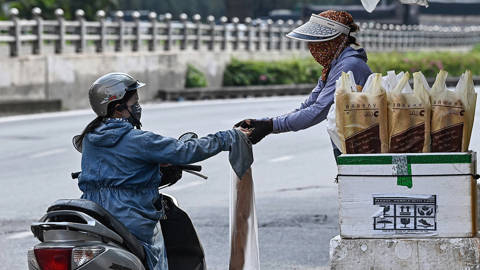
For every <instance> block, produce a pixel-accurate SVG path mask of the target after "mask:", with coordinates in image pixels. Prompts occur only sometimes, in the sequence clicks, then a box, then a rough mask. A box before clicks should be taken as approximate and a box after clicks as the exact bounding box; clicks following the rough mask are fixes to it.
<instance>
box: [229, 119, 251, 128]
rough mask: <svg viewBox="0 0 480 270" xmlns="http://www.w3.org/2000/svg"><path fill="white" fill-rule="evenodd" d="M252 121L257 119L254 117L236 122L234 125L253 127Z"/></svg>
mask: <svg viewBox="0 0 480 270" xmlns="http://www.w3.org/2000/svg"><path fill="white" fill-rule="evenodd" d="M251 121H255V120H254V119H245V120H242V121H240V122H238V123H236V124H235V125H234V126H233V127H236V128H238V127H241V128H252V125H251Z"/></svg>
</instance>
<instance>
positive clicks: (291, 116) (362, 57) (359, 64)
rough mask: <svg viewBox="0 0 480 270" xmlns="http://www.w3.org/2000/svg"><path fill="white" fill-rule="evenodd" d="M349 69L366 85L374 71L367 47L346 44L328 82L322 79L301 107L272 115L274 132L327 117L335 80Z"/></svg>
mask: <svg viewBox="0 0 480 270" xmlns="http://www.w3.org/2000/svg"><path fill="white" fill-rule="evenodd" d="M348 71H352V72H353V74H354V77H355V83H356V84H357V85H361V86H362V87H363V85H365V82H366V81H367V78H368V76H369V75H370V74H372V71H371V70H370V68H369V67H368V65H367V54H366V53H365V50H364V49H359V50H355V49H353V48H351V47H347V48H345V50H343V52H342V53H341V54H340V56H339V57H338V58H337V59H334V60H333V61H332V63H331V68H330V72H329V74H328V77H327V80H326V82H323V81H322V80H321V79H319V80H318V84H317V86H316V87H315V88H314V89H313V91H312V93H311V94H310V96H309V97H308V98H307V99H306V100H305V101H304V102H303V103H302V104H301V105H300V108H298V109H296V110H294V111H292V112H290V113H288V114H285V115H282V116H278V117H274V118H273V119H272V120H273V132H274V133H282V132H287V131H298V130H302V129H306V128H309V127H311V126H313V125H316V124H318V123H320V122H322V121H323V120H325V119H326V118H327V114H328V111H329V110H330V106H332V104H333V100H334V94H335V82H336V80H337V79H338V78H339V77H340V75H342V72H348Z"/></svg>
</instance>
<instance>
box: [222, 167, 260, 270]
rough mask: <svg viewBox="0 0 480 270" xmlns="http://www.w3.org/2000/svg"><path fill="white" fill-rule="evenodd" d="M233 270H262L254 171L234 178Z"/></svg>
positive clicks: (231, 204)
mask: <svg viewBox="0 0 480 270" xmlns="http://www.w3.org/2000/svg"><path fill="white" fill-rule="evenodd" d="M230 190H231V196H230V266H229V269H230V270H259V269H260V256H259V249H258V223H257V216H256V212H255V191H254V185H253V178H252V169H251V168H250V169H248V170H247V171H246V173H245V174H244V175H243V176H242V178H241V179H240V178H239V177H238V176H237V174H236V173H235V172H232V177H231V189H230Z"/></svg>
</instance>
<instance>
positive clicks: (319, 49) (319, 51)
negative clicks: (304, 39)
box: [308, 10, 353, 81]
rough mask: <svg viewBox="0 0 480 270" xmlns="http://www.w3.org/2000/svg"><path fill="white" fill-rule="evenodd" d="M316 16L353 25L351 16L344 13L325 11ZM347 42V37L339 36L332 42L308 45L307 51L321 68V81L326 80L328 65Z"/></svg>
mask: <svg viewBox="0 0 480 270" xmlns="http://www.w3.org/2000/svg"><path fill="white" fill-rule="evenodd" d="M318 15H320V16H322V17H325V18H328V19H330V20H334V21H337V22H340V23H343V24H345V25H352V24H353V17H352V15H350V14H349V13H348V12H345V11H335V10H327V11H324V12H322V13H320V14H318ZM347 41H348V36H347V35H345V34H341V35H340V36H338V37H336V38H334V39H332V40H327V41H323V42H310V43H308V49H309V50H310V53H311V54H312V56H313V58H315V61H317V62H318V63H319V64H320V65H322V66H323V71H322V81H326V80H327V76H328V72H329V71H330V63H331V62H332V60H333V59H335V58H337V57H338V56H339V55H340V53H342V51H343V50H344V49H345V48H346V47H347V45H346V44H347Z"/></svg>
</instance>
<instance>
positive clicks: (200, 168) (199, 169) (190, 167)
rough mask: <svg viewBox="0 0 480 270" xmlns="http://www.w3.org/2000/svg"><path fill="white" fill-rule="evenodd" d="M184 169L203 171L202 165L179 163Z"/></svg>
mask: <svg viewBox="0 0 480 270" xmlns="http://www.w3.org/2000/svg"><path fill="white" fill-rule="evenodd" d="M178 167H179V168H180V169H182V170H184V171H185V170H189V171H195V172H201V171H202V166H200V165H179V166H178Z"/></svg>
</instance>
